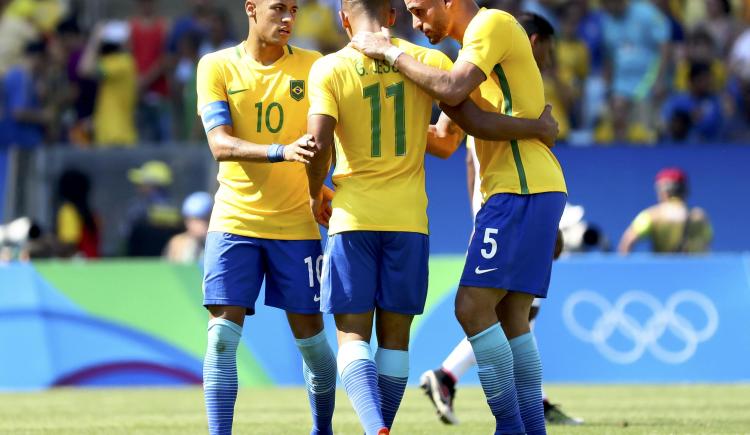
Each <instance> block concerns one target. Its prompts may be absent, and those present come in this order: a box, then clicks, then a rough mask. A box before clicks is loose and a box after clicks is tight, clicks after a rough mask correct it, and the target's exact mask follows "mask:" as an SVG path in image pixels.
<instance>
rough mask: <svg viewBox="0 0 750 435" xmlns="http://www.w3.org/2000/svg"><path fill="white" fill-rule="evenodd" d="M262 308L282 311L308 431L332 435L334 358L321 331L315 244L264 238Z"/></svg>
mask: <svg viewBox="0 0 750 435" xmlns="http://www.w3.org/2000/svg"><path fill="white" fill-rule="evenodd" d="M263 247H264V253H265V257H266V264H267V271H268V274H267V278H266V301H265V303H266V305H269V306H273V307H277V308H280V309H282V310H285V311H286V312H287V319H288V321H289V326H290V328H291V330H292V334H293V335H294V338H295V342H296V344H297V348H298V349H299V351H300V354H301V355H302V371H303V375H304V379H305V386H306V387H307V396H308V399H309V401H310V411H311V414H312V420H313V427H312V430H311V433H312V434H313V435H317V434H331V433H333V427H332V419H333V410H334V408H335V404H336V358H335V356H334V354H333V351H332V350H331V346H330V345H329V344H328V340H327V339H326V336H325V332H324V331H323V316H322V315H321V314H320V285H319V277H318V273H317V270H318V269H319V268H320V267H321V265H322V261H323V253H322V251H321V248H320V242H319V241H318V240H266V241H264V243H263Z"/></svg>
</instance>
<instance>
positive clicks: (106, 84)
mask: <svg viewBox="0 0 750 435" xmlns="http://www.w3.org/2000/svg"><path fill="white" fill-rule="evenodd" d="M129 31H130V30H129V28H128V26H127V24H126V23H124V22H119V21H112V22H109V23H106V24H102V25H98V26H97V27H96V29H95V30H94V32H93V34H92V35H91V38H90V39H89V42H88V43H87V45H86V49H85V51H84V53H83V56H82V57H81V61H80V63H79V64H78V74H79V75H80V76H81V77H84V78H89V79H94V78H96V79H98V80H99V90H98V92H97V95H96V103H95V104H94V143H95V144H96V145H97V146H100V147H104V146H134V145H135V141H136V137H137V135H136V130H135V99H136V69H135V63H134V62H133V57H132V56H131V55H130V53H129V52H128V51H127V50H126V49H125V43H126V42H127V40H128V35H129Z"/></svg>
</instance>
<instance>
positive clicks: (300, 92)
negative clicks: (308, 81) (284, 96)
mask: <svg viewBox="0 0 750 435" xmlns="http://www.w3.org/2000/svg"><path fill="white" fill-rule="evenodd" d="M289 94H290V95H291V96H292V98H294V99H295V100H297V101H301V100H302V99H303V98H305V81H304V80H290V81H289Z"/></svg>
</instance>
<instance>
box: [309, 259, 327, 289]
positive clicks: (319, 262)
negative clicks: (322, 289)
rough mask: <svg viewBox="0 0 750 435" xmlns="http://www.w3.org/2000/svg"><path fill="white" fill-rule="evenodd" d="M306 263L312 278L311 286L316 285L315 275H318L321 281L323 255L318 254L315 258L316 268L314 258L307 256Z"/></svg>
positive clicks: (310, 278)
mask: <svg viewBox="0 0 750 435" xmlns="http://www.w3.org/2000/svg"><path fill="white" fill-rule="evenodd" d="M305 264H307V273H308V278H309V280H310V287H315V277H316V276H317V278H318V282H320V275H321V269H322V268H323V256H322V255H318V258H317V259H316V260H315V269H314V270H313V258H312V257H307V258H305Z"/></svg>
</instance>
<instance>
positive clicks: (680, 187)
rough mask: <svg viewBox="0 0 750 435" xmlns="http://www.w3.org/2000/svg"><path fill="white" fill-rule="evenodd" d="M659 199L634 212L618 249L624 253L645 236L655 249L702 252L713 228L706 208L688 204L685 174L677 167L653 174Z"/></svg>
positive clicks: (663, 251)
mask: <svg viewBox="0 0 750 435" xmlns="http://www.w3.org/2000/svg"><path fill="white" fill-rule="evenodd" d="M655 188H656V195H657V197H658V199H659V203H658V204H656V205H654V206H652V207H649V208H647V209H646V210H643V211H642V212H640V213H639V214H638V216H636V218H635V219H634V220H633V222H632V223H631V224H630V226H629V227H628V229H627V230H625V233H624V234H623V235H622V239H621V240H620V245H619V248H618V251H619V252H620V253H621V254H628V253H630V252H631V251H632V249H633V246H634V245H635V243H636V242H637V241H638V240H641V239H644V238H648V239H649V240H650V241H651V250H652V251H653V252H656V253H698V252H706V251H708V249H709V244H710V243H711V239H712V238H713V229H712V228H711V223H710V222H709V220H708V216H707V215H706V212H705V211H704V210H703V209H701V208H699V207H693V208H691V207H689V206H688V205H687V203H686V199H687V194H688V185H687V175H686V174H685V173H684V172H683V171H682V170H680V169H677V168H666V169H663V170H661V171H659V173H658V174H656V183H655Z"/></svg>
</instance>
